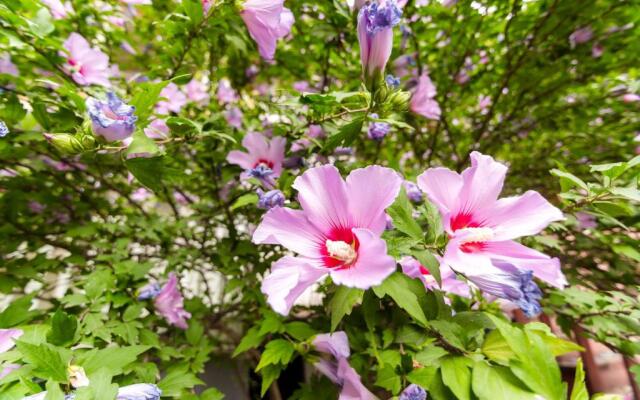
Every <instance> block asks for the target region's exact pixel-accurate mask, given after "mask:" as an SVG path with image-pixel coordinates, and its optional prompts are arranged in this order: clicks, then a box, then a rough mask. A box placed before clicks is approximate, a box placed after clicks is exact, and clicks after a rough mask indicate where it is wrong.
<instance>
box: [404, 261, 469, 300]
mask: <svg viewBox="0 0 640 400" xmlns="http://www.w3.org/2000/svg"><path fill="white" fill-rule="evenodd" d="M398 263H399V264H400V267H402V272H403V273H404V274H405V275H407V276H410V277H411V278H418V279H420V280H421V281H422V283H423V284H424V286H425V287H426V288H427V289H441V290H442V291H443V292H447V293H453V294H457V295H458V296H463V297H469V286H468V285H467V284H466V283H464V282H463V281H461V280H460V279H458V278H457V277H456V273H455V272H453V270H452V269H451V268H450V267H449V266H447V265H441V266H440V278H441V281H442V286H438V282H437V281H436V278H434V277H433V275H431V273H430V272H429V270H428V269H427V268H426V267H424V266H423V265H422V264H420V262H419V261H418V260H416V259H415V258H413V257H408V256H405V257H402V258H401V259H400V261H399V262H398Z"/></svg>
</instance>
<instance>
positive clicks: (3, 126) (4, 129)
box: [0, 121, 9, 137]
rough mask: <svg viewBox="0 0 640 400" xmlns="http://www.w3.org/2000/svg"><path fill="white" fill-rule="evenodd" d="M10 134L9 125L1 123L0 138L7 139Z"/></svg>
mask: <svg viewBox="0 0 640 400" xmlns="http://www.w3.org/2000/svg"><path fill="white" fill-rule="evenodd" d="M8 134H9V128H7V124H5V123H4V121H0V137H5V136H7V135H8Z"/></svg>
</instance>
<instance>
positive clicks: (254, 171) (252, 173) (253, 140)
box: [227, 132, 287, 179]
mask: <svg viewBox="0 0 640 400" xmlns="http://www.w3.org/2000/svg"><path fill="white" fill-rule="evenodd" d="M286 144H287V140H286V139H285V138H283V137H281V136H276V137H274V138H273V139H271V140H269V139H267V138H266V137H265V136H264V135H262V134H261V133H257V132H253V133H247V135H246V136H245V137H244V139H242V145H243V146H244V148H245V149H247V152H246V153H245V152H243V151H239V150H233V151H230V152H229V154H228V155H227V161H228V162H230V163H231V164H236V165H239V166H240V167H241V168H244V169H245V172H243V173H242V175H241V177H242V178H243V179H248V178H250V177H254V178H258V179H261V178H263V179H269V178H271V179H273V178H277V177H279V176H280V173H281V172H282V161H283V160H284V147H285V146H286Z"/></svg>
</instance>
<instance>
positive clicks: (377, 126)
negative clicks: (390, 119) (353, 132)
mask: <svg viewBox="0 0 640 400" xmlns="http://www.w3.org/2000/svg"><path fill="white" fill-rule="evenodd" d="M371 118H373V119H377V118H378V114H371ZM390 130H391V125H389V124H388V123H386V122H371V123H370V124H369V131H368V132H367V136H368V137H369V139H372V140H377V141H381V140H382V139H384V137H385V136H387V134H388V133H389V131H390Z"/></svg>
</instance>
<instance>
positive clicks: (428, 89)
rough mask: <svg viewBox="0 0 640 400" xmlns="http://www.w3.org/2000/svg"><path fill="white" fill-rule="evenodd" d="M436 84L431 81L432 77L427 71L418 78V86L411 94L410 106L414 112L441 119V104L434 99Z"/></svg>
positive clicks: (429, 117)
mask: <svg viewBox="0 0 640 400" xmlns="http://www.w3.org/2000/svg"><path fill="white" fill-rule="evenodd" d="M436 93H437V92H436V86H435V85H434V84H433V82H431V78H429V75H428V74H427V73H426V72H425V73H423V74H422V76H420V78H418V86H417V87H416V88H415V91H414V92H413V96H411V102H410V103H409V108H410V109H411V111H412V112H414V113H416V114H419V115H422V116H423V117H425V118H428V119H433V120H438V119H440V112H441V111H440V106H439V105H438V102H437V101H436V100H435V99H434V97H435V96H436Z"/></svg>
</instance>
